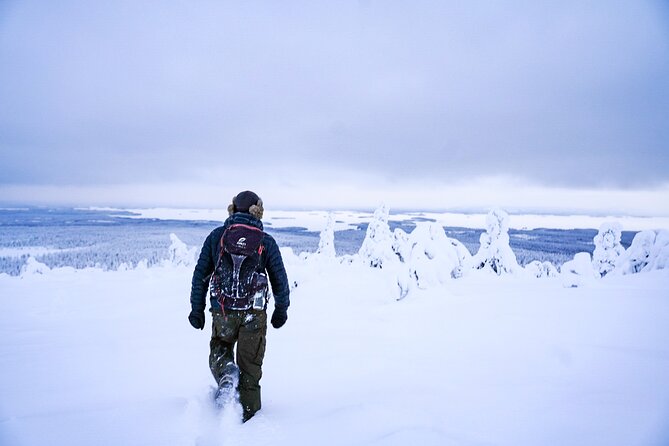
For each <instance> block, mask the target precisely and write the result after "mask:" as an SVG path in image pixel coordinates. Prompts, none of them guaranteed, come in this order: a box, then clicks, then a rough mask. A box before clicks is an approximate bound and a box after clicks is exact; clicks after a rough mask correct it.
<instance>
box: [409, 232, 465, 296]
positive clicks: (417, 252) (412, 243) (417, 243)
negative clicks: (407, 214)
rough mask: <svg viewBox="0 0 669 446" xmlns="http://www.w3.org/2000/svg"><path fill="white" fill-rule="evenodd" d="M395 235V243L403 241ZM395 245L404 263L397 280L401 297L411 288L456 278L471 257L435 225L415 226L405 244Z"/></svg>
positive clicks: (424, 286) (462, 246) (463, 247)
mask: <svg viewBox="0 0 669 446" xmlns="http://www.w3.org/2000/svg"><path fill="white" fill-rule="evenodd" d="M402 232H403V231H402ZM396 235H397V237H396V240H398V241H399V240H402V239H403V237H404V236H403V235H402V233H399V232H397V231H396ZM405 235H406V234H405ZM396 245H397V246H398V249H397V251H398V252H401V254H399V257H400V258H401V259H402V260H403V262H402V265H403V269H400V273H399V277H398V284H399V286H400V290H401V297H404V296H406V294H408V293H409V292H410V291H411V290H412V289H414V288H418V289H427V288H430V287H433V286H438V285H441V284H444V283H445V282H446V281H448V280H449V279H451V278H454V277H459V276H460V275H461V272H462V266H463V264H464V263H465V262H466V261H467V260H468V258H469V257H471V255H470V254H469V251H468V250H467V248H466V247H465V246H464V245H462V244H461V243H460V242H458V241H457V240H453V239H451V238H449V237H448V236H446V233H445V232H444V228H443V227H441V226H440V225H439V224H437V223H418V224H417V225H416V229H414V230H413V231H412V232H411V234H409V235H408V237H407V239H406V242H405V243H403V244H402V243H399V242H398V243H396Z"/></svg>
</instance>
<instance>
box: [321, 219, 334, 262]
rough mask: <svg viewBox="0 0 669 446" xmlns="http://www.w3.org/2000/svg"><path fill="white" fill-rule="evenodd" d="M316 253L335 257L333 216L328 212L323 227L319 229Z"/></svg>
mask: <svg viewBox="0 0 669 446" xmlns="http://www.w3.org/2000/svg"><path fill="white" fill-rule="evenodd" d="M316 254H317V255H319V256H323V257H328V258H335V257H336V256H337V252H336V251H335V245H334V218H333V217H332V214H328V218H327V221H326V222H325V228H323V230H322V231H321V238H320V241H319V242H318V249H317V250H316Z"/></svg>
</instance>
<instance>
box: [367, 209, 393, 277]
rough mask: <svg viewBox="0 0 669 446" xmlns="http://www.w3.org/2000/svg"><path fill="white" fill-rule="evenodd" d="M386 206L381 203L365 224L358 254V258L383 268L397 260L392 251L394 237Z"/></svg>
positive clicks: (369, 264) (372, 265)
mask: <svg viewBox="0 0 669 446" xmlns="http://www.w3.org/2000/svg"><path fill="white" fill-rule="evenodd" d="M389 212H390V210H389V208H388V206H386V205H381V206H380V207H379V208H378V209H377V210H376V211H375V212H374V217H373V218H372V221H371V222H370V223H369V226H367V234H366V235H365V240H363V242H362V246H360V250H359V251H358V255H359V258H360V260H362V262H363V263H364V264H366V265H368V266H371V267H373V268H384V267H385V266H386V265H387V264H389V263H390V264H393V263H397V262H398V261H399V259H398V257H397V255H396V254H395V251H393V242H394V237H393V234H392V233H391V232H390V226H388V214H389Z"/></svg>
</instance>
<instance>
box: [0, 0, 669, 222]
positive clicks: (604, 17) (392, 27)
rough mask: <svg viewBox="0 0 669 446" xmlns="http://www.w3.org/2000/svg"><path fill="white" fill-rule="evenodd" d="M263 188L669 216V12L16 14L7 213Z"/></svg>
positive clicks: (153, 8)
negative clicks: (18, 207) (10, 208)
mask: <svg viewBox="0 0 669 446" xmlns="http://www.w3.org/2000/svg"><path fill="white" fill-rule="evenodd" d="M246 188H251V189H254V190H257V191H258V193H259V194H260V195H261V196H266V197H270V198H271V200H273V202H274V203H275V204H276V205H277V206H284V207H287V206H298V207H299V206H317V205H318V204H319V203H321V202H322V205H321V206H318V207H326V208H327V207H328V206H332V207H345V206H346V205H347V204H351V205H352V206H373V205H375V204H377V203H378V202H381V201H385V202H388V203H391V204H396V205H397V206H402V207H411V206H413V205H415V207H422V206H430V207H453V206H458V207H467V206H468V205H469V206H472V207H476V206H487V205H495V204H498V205H503V206H517V207H528V208H532V207H542V206H543V205H545V206H546V207H547V208H551V207H554V208H567V207H569V206H572V205H573V206H575V207H578V206H582V207H584V208H587V207H588V206H594V204H588V202H585V201H584V202H583V203H575V202H574V201H573V200H574V198H573V197H578V196H581V197H582V196H584V194H585V193H587V194H600V195H597V197H599V198H597V200H599V201H602V200H603V201H615V202H616V203H618V204H621V203H623V202H624V200H625V199H626V200H629V202H630V204H635V203H636V205H637V206H639V199H641V200H646V203H645V207H646V208H648V209H656V210H657V209H663V211H662V212H665V211H666V212H669V205H668V204H666V203H660V202H658V201H657V200H660V201H665V200H663V198H667V200H666V201H667V202H669V193H667V191H669V7H668V6H667V2H666V1H644V0H635V1H615V0H603V1H583V0H579V1H569V0H566V1H561V2H553V1H546V2H540V1H534V2H526V1H523V2H520V1H518V2H514V1H505V2H493V1H489V2H483V1H481V2H478V1H467V2H462V1H402V2H399V1H374V0H367V1H353V2H351V1H330V2H313V1H304V2H295V1H285V2H284V1H281V2H276V1H266V2H255V1H243V2H242V1H239V2H228V1H212V2H198V1H178V2H177V1H174V2H169V1H147V2H142V1H136V0H133V1H110V2H97V1H94V2H92V1H85V0H81V1H68V0H60V1H57V2H54V1H48V0H45V1H23V0H19V1H12V0H0V203H5V204H16V203H21V202H23V203H27V204H30V203H54V204H77V205H124V204H127V205H146V206H151V205H173V206H212V207H213V206H220V203H218V201H221V200H222V201H225V202H226V203H224V204H223V205H226V204H227V201H229V197H230V196H231V195H232V194H234V193H235V192H237V191H239V190H242V189H246ZM529 190H531V191H534V192H533V193H535V195H536V196H534V198H533V199H532V200H531V199H530V198H529V197H524V196H522V194H521V195H519V192H520V191H524V192H527V191H529ZM486 191H488V192H490V194H491V195H488V196H486ZM579 191H581V192H584V194H579V193H578V192H579ZM562 192H564V194H562V195H561V193H562ZM632 192H634V193H637V194H636V195H634V194H631V193H632ZM456 194H457V196H456ZM551 194H552V195H551ZM221 196H223V197H224V198H221ZM541 197H545V198H541ZM549 197H550V200H553V201H552V202H550V203H546V200H547V199H548V198H549ZM569 197H572V198H569ZM624 197H627V198H624ZM639 197H641V198H639ZM644 197H645V198H644ZM651 197H653V198H652V200H655V202H653V201H649V200H651ZM456 198H457V199H456ZM524 200H527V201H524ZM569 200H572V202H571V203H570V202H568V201H569ZM265 201H267V199H266V200H265ZM595 203H596V202H595ZM616 203H613V204H611V203H609V205H610V206H612V207H611V208H612V209H614V208H616ZM625 206H626V205H625ZM625 206H622V205H621V206H620V207H621V208H625V209H631V208H627V207H625ZM636 211H639V212H641V210H639V209H636Z"/></svg>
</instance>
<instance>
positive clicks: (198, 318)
mask: <svg viewBox="0 0 669 446" xmlns="http://www.w3.org/2000/svg"><path fill="white" fill-rule="evenodd" d="M188 322H190V324H191V325H192V326H193V328H197V329H198V330H202V329H203V328H204V311H197V310H193V311H191V312H190V314H189V315H188Z"/></svg>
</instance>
